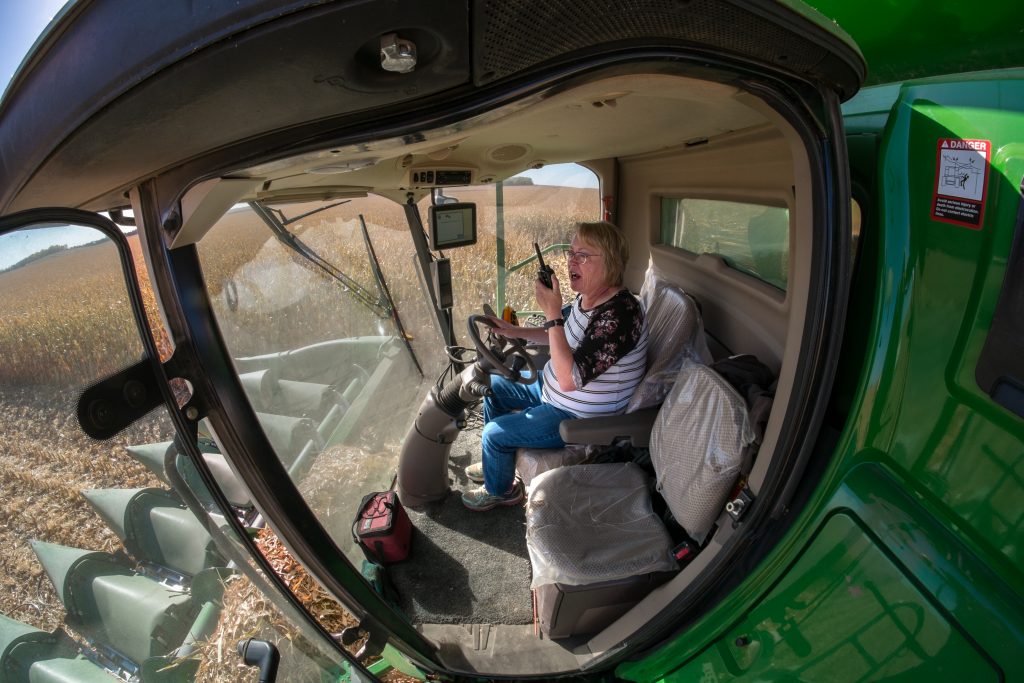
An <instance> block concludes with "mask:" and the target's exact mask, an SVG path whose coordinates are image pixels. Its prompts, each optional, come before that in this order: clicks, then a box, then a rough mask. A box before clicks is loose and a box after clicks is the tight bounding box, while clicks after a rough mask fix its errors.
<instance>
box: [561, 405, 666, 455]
mask: <svg viewBox="0 0 1024 683" xmlns="http://www.w3.org/2000/svg"><path fill="white" fill-rule="evenodd" d="M659 408H660V406H653V407H651V408H644V409H643V410H638V411H636V412H635V413H628V414H626V415H612V416H611V417H584V418H578V419H575V420H562V423H561V424H560V425H558V433H559V434H561V436H562V440H563V441H565V442H566V443H576V444H588V445H594V446H610V445H611V444H612V443H613V442H614V441H615V440H617V439H629V441H630V443H632V444H633V445H634V446H637V447H639V448H646V447H647V446H649V445H650V443H651V429H653V428H654V421H655V420H656V419H657V418H658V409H659Z"/></svg>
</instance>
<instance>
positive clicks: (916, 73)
mask: <svg viewBox="0 0 1024 683" xmlns="http://www.w3.org/2000/svg"><path fill="white" fill-rule="evenodd" d="M807 4H808V5H810V6H811V7H814V8H816V9H817V10H818V11H819V12H821V13H822V14H824V15H825V16H826V17H827V18H829V19H833V20H835V21H836V22H837V23H838V24H839V26H840V27H842V28H843V29H844V30H845V31H846V32H847V33H849V34H850V36H851V37H852V38H853V40H854V41H855V42H856V43H857V46H858V47H859V48H860V49H861V52H863V53H864V58H865V59H866V60H867V63H868V74H867V79H866V81H865V85H874V84H876V83H889V82H892V81H905V80H908V79H911V78H921V77H925V76H935V75H939V74H950V73H962V72H966V71H981V70H984V69H1001V68H1004V67H1008V66H1024V13H1021V11H1020V5H1019V3H1015V2H986V3H970V2H959V1H958V0H861V2H850V1H849V0H808V2H807Z"/></svg>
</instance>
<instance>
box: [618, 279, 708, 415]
mask: <svg viewBox="0 0 1024 683" xmlns="http://www.w3.org/2000/svg"><path fill="white" fill-rule="evenodd" d="M640 301H641V304H642V305H643V307H644V321H645V322H646V324H647V335H648V338H647V371H646V373H645V374H644V378H643V380H641V382H640V385H639V386H638V387H637V388H636V391H635V392H634V393H633V397H632V398H631V399H630V401H629V405H628V406H627V407H626V412H627V413H632V412H635V411H637V410H640V409H642V408H647V407H650V406H654V405H658V404H659V403H661V402H662V401H663V400H664V399H665V396H666V395H667V394H668V392H669V390H671V389H672V384H673V383H674V382H675V379H676V375H678V374H679V367H680V366H681V365H682V362H683V359H685V358H691V359H693V360H696V361H698V362H700V363H704V364H708V363H710V362H711V360H712V359H711V353H710V351H708V343H707V339H706V338H705V336H704V324H703V322H701V317H700V311H699V310H698V308H697V302H696V301H694V300H693V297H691V296H690V295H689V294H687V293H686V292H684V291H683V289H682V288H681V287H679V286H678V285H676V284H673V283H671V282H669V281H668V280H666V279H665V278H664V277H662V276H661V275H660V274H659V273H658V271H657V270H656V269H655V268H653V267H651V268H648V270H647V276H646V277H645V278H644V285H643V287H642V288H641V290H640Z"/></svg>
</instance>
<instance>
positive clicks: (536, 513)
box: [526, 463, 677, 588]
mask: <svg viewBox="0 0 1024 683" xmlns="http://www.w3.org/2000/svg"><path fill="white" fill-rule="evenodd" d="M649 485H650V480H649V478H648V477H647V475H646V474H645V473H644V471H643V470H642V469H640V468H639V467H637V466H636V465H634V464H633V463H609V464H599V465H576V466H573V467H560V468H558V469H554V470H550V471H548V472H544V473H543V474H541V475H539V476H538V477H537V478H536V479H534V480H533V487H532V489H531V491H530V496H529V498H528V499H527V503H526V547H527V549H528V551H529V553H530V562H531V563H532V565H533V587H534V588H537V587H539V586H542V585H545V584H549V583H555V582H557V583H563V584H567V585H585V584H591V583H597V582H601V581H612V580H615V579H623V578H626V577H629V576H636V575H639V574H649V573H652V572H664V571H674V570H675V569H677V565H676V561H675V559H673V557H672V540H671V539H670V538H669V535H668V532H667V531H666V530H665V527H664V525H663V524H662V523H661V520H660V519H658V516H657V515H655V514H654V511H653V510H652V509H651V498H650V493H649Z"/></svg>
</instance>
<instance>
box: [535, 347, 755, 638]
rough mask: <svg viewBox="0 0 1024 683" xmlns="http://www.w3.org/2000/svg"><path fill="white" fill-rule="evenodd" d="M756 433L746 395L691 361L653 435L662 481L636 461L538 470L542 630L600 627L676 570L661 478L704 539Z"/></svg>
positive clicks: (693, 533) (683, 517) (561, 633)
mask: <svg viewBox="0 0 1024 683" xmlns="http://www.w3.org/2000/svg"><path fill="white" fill-rule="evenodd" d="M754 440H755V435H754V432H753V430H752V428H751V425H750V420H749V417H748V414H747V407H746V402H745V401H744V399H743V397H742V396H740V394H739V393H738V392H737V391H736V390H735V389H734V388H733V387H732V385H730V384H729V383H728V382H726V381H725V379H724V378H722V377H721V376H720V375H718V373H716V372H715V371H714V370H712V369H711V368H710V367H708V366H706V365H702V364H700V363H697V362H694V361H693V360H690V359H687V360H684V361H683V365H682V368H681V369H680V371H679V373H678V378H677V380H676V382H675V384H674V386H673V387H672V390H671V392H670V393H669V395H668V396H667V397H666V399H665V402H664V403H663V404H662V406H661V408H660V410H658V413H657V419H656V421H655V424H654V429H653V430H652V433H651V440H650V451H651V461H652V464H653V466H654V471H655V481H654V482H651V481H650V478H649V477H648V476H647V474H646V473H645V472H644V471H643V470H642V469H641V468H640V467H639V466H637V465H636V464H634V463H631V462H628V463H613V464H587V465H576V466H573V467H559V468H557V469H552V470H549V471H547V472H544V473H542V474H540V475H538V476H537V477H536V478H535V479H534V480H533V484H532V487H531V490H530V495H529V498H528V500H527V505H526V522H527V528H526V543H527V549H528V550H529V554H530V562H531V564H532V566H533V582H532V587H533V589H534V591H535V592H536V599H537V612H538V616H539V620H540V625H541V628H542V629H543V630H544V632H545V633H547V634H548V635H549V637H551V638H563V637H567V636H572V635H578V634H583V633H592V632H595V631H598V630H601V629H603V628H604V627H606V626H607V625H609V624H610V623H611V622H612V621H614V620H615V619H617V618H618V617H619V616H621V615H622V614H624V613H625V612H626V611H628V610H629V609H630V608H631V607H632V606H633V605H634V604H636V603H637V602H638V601H639V600H641V599H642V598H643V597H644V596H646V595H647V593H648V592H650V591H651V590H652V589H653V588H655V587H656V586H657V585H659V584H660V583H663V582H664V581H666V580H668V579H669V578H670V577H671V576H672V573H673V572H674V571H675V570H676V569H677V564H676V560H675V558H674V557H673V552H672V550H673V545H674V544H673V541H672V538H671V537H670V535H669V532H668V530H667V529H666V527H665V526H664V524H663V523H662V521H661V519H660V518H659V516H658V515H657V514H655V512H654V510H653V507H652V501H651V495H652V494H651V488H652V487H651V484H652V483H653V484H655V488H656V490H657V493H658V494H660V495H661V496H662V497H663V498H664V500H665V503H666V505H667V507H668V509H669V511H670V512H671V514H672V516H673V517H674V518H675V521H676V522H677V523H678V524H679V525H680V526H681V527H682V529H683V530H684V531H685V532H686V533H687V534H688V535H689V536H690V537H691V538H692V539H694V540H695V541H697V542H698V543H702V542H703V541H704V540H705V539H706V537H707V536H708V535H709V532H710V531H711V530H712V528H713V526H714V523H715V520H716V519H717V518H718V516H719V515H720V514H721V512H722V509H723V507H724V505H725V503H726V499H727V497H728V494H729V491H730V489H731V488H732V486H733V484H734V482H735V481H736V478H737V476H738V474H739V473H740V470H741V467H742V466H743V464H744V463H743V459H744V456H745V454H746V453H748V452H749V451H748V449H747V447H748V446H749V445H750V444H751V443H753V442H754Z"/></svg>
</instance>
